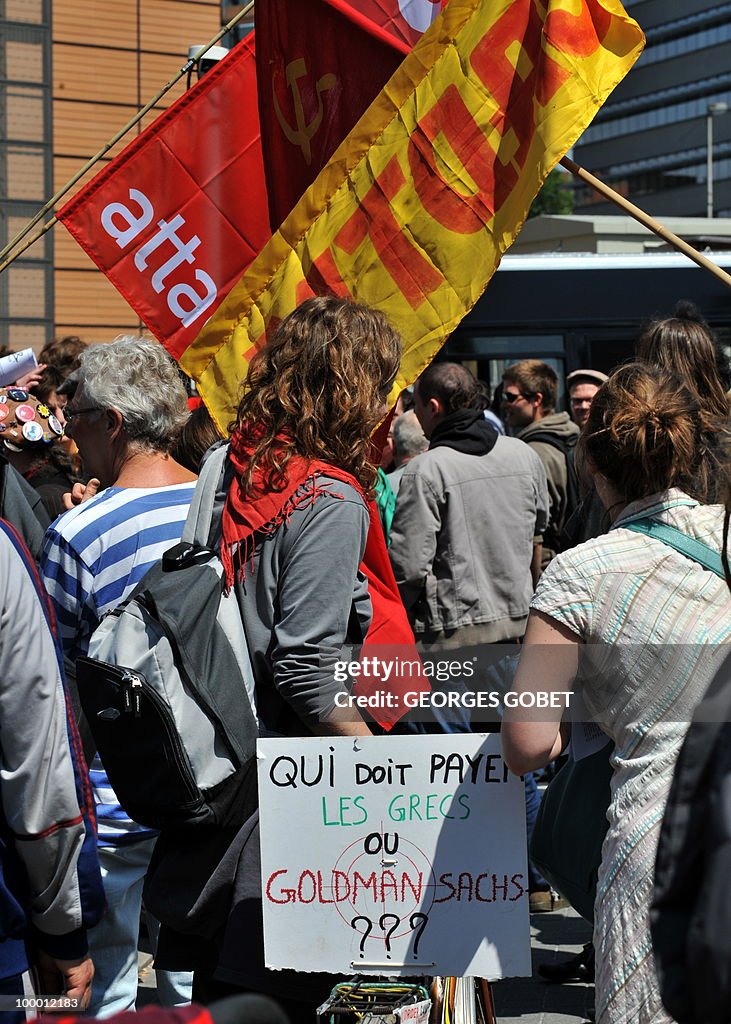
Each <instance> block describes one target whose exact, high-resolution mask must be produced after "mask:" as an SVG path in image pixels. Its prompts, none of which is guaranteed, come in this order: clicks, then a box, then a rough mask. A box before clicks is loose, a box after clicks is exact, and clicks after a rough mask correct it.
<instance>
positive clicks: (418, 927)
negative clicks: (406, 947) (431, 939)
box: [409, 914, 429, 959]
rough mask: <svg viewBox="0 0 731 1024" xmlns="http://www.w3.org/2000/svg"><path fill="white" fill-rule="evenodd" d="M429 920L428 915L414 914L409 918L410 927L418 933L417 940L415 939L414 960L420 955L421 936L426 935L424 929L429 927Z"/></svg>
mask: <svg viewBox="0 0 731 1024" xmlns="http://www.w3.org/2000/svg"><path fill="white" fill-rule="evenodd" d="M428 921H429V918H428V917H427V916H426V914H412V915H411V917H410V918H409V926H410V927H411V929H412V931H415V932H416V938H415V939H414V959H416V957H417V956H418V955H419V943H420V942H421V936H422V935H423V934H424V929H425V928H426V926H427V923H428Z"/></svg>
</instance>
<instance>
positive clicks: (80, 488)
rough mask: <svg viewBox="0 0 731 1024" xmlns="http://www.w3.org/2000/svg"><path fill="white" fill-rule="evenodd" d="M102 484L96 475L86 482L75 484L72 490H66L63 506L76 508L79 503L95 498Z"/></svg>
mask: <svg viewBox="0 0 731 1024" xmlns="http://www.w3.org/2000/svg"><path fill="white" fill-rule="evenodd" d="M100 486H101V482H100V481H99V480H98V479H97V478H96V477H95V476H93V477H92V478H91V480H89V481H87V483H85V484H74V486H73V487H72V488H71V490H70V491H66V493H65V494H64V496H63V507H64V508H65V509H70V508H76V506H77V505H81V504H82V503H83V502H85V501H88V500H89V499H90V498H93V497H94V495H95V494H96V493H97V491H98V490H99V487H100Z"/></svg>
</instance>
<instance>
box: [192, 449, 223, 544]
mask: <svg viewBox="0 0 731 1024" xmlns="http://www.w3.org/2000/svg"><path fill="white" fill-rule="evenodd" d="M227 455H228V445H227V444H222V445H220V446H219V447H218V448H214V449H213V451H212V452H211V454H210V455H209V456H208V458H207V459H206V461H205V462H204V463H203V466H202V467H201V471H200V474H199V475H198V482H197V483H196V485H195V490H194V492H193V499H192V501H191V503H190V509H189V511H188V518H187V519H186V520H185V526H184V528H183V535H182V538H181V539H182V540H183V541H186V542H187V543H188V544H196V545H198V546H200V547H203V548H205V547H208V544H209V540H210V535H211V522H212V521H213V509H214V506H215V504H216V491H217V490H218V483H219V481H220V479H221V474H222V473H223V467H224V464H225V462H226V456H227Z"/></svg>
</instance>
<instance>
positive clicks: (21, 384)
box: [14, 363, 48, 391]
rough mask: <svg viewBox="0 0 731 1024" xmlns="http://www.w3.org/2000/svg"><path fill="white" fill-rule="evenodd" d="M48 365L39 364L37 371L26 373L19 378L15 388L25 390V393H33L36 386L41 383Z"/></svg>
mask: <svg viewBox="0 0 731 1024" xmlns="http://www.w3.org/2000/svg"><path fill="white" fill-rule="evenodd" d="M47 365H48V364H47V363H39V364H38V366H36V367H35V369H33V370H30V371H29V372H28V373H24V374H23V376H22V377H18V379H17V380H16V382H15V385H14V386H15V387H16V388H23V389H24V390H25V391H32V390H33V388H34V387H35V386H36V384H38V383H39V382H40V380H41V377H42V376H43V371H44V370H45V368H46V366H47Z"/></svg>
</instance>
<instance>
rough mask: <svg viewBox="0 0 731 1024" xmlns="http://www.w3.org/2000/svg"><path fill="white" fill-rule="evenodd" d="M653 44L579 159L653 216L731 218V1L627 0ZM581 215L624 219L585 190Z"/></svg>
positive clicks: (579, 200)
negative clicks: (709, 164) (710, 160)
mask: <svg viewBox="0 0 731 1024" xmlns="http://www.w3.org/2000/svg"><path fill="white" fill-rule="evenodd" d="M625 7H626V9H627V11H628V13H629V14H631V15H632V16H633V17H634V18H636V19H637V21H638V22H639V23H640V25H641V26H642V28H643V30H644V32H645V35H646V36H647V46H646V48H645V51H644V53H643V54H642V56H641V57H640V59H639V60H638V61H637V63H636V64H635V66H634V68H633V69H632V70H631V71H630V73H629V75H627V77H626V78H625V79H624V81H623V82H621V83H620V85H619V86H618V87H617V89H615V91H614V92H613V93H612V95H611V96H610V98H609V100H608V101H607V102H606V103H605V104H604V106H603V107H602V109H601V110H600V111H599V113H598V114H597V116H596V118H595V119H594V121H593V123H592V124H591V126H590V127H589V128H588V129H587V130H586V131H585V132H584V134H583V135H582V136H581V139H580V140H579V143H578V144H577V146H576V147H575V150H574V156H575V159H576V160H577V162H578V163H580V164H582V165H583V166H584V167H586V168H587V169H588V170H590V171H593V172H594V173H595V174H597V175H598V176H599V177H601V178H602V179H603V180H604V181H607V182H608V183H609V184H611V185H612V186H613V187H614V188H615V189H616V190H617V191H618V192H620V193H621V194H622V195H624V196H627V197H628V198H629V199H631V200H632V201H633V202H634V203H636V204H637V205H638V206H640V207H642V208H643V209H644V210H646V211H647V212H648V213H651V214H655V215H660V216H676V217H679V216H683V217H703V216H706V214H707V206H708V195H707V193H708V173H707V155H708V128H709V120H710V122H711V133H712V146H711V150H712V156H713V173H712V176H711V180H712V185H713V213H714V215H715V216H719V217H728V216H730V215H731V62H729V52H730V46H731V3H728V2H719V0H715V2H713V0H625ZM575 212H576V213H591V214H608V213H616V208H615V207H614V206H613V205H612V204H611V203H609V202H607V201H606V200H604V199H602V198H601V197H599V196H598V195H597V194H596V193H595V192H593V191H592V190H591V189H589V188H586V187H583V186H582V187H581V188H580V189H578V190H577V194H576V204H575Z"/></svg>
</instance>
